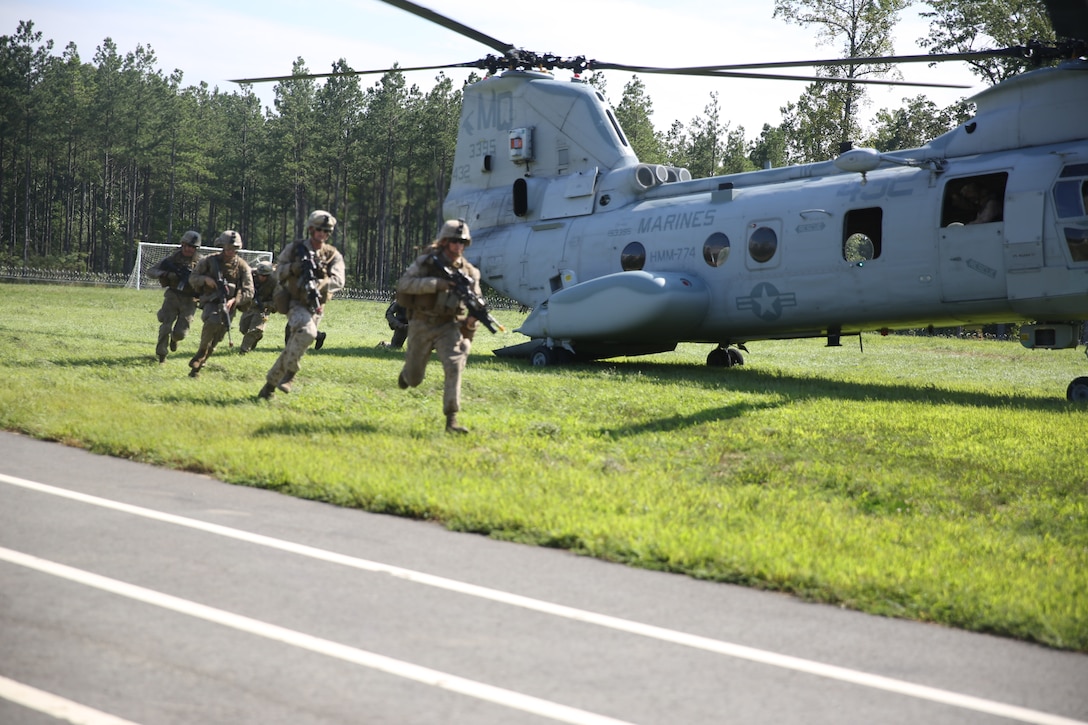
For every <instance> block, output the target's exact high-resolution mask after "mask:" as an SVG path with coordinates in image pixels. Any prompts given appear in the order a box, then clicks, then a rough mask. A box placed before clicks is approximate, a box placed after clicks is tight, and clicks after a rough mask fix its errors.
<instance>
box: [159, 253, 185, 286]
mask: <svg viewBox="0 0 1088 725" xmlns="http://www.w3.org/2000/svg"><path fill="white" fill-rule="evenodd" d="M159 269H162V270H164V271H166V272H172V273H173V274H176V275H177V276H178V283H177V285H175V289H177V291H178V292H184V291H185V288H186V287H188V286H189V275H191V274H192V273H193V270H192V269H190V268H188V267H182V266H181V265H180V264H177V263H175V262H172V261H170V259H169V258H167V259H164V260H162V261H161V262H159Z"/></svg>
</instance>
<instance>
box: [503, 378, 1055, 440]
mask: <svg viewBox="0 0 1088 725" xmlns="http://www.w3.org/2000/svg"><path fill="white" fill-rule="evenodd" d="M496 362H499V363H501V364H503V365H504V366H509V367H511V368H514V367H518V365H519V364H520V365H525V363H524V361H517V360H501V361H496ZM564 369H568V370H569V369H578V370H581V371H584V372H594V371H595V370H597V371H599V370H608V371H609V372H610V373H611V374H613V375H615V376H616V377H617V378H623V377H626V376H631V377H636V376H637V377H638V378H640V379H642V380H648V381H651V382H654V383H657V384H661V385H666V384H672V383H678V382H682V383H685V384H691V385H696V386H700V387H703V388H704V389H706V390H707V391H708V393H712V392H733V393H752V394H758V395H767V394H772V395H777V396H780V399H778V400H775V401H768V402H738V403H730V404H729V405H725V406H721V407H708V408H706V409H704V410H701V411H698V412H696V413H692V414H687V415H677V416H672V417H668V418H661V419H656V420H652V421H645V422H642V423H637V424H631V425H626V426H618V427H609V428H605V429H602V432H603V433H607V434H610V435H635V434H639V433H645V432H650V431H657V432H664V431H674V430H681V429H684V428H690V427H692V426H697V425H700V424H703V423H709V422H714V421H720V420H727V419H730V418H739V417H741V416H743V415H746V414H748V413H751V412H756V411H759V410H765V409H769V408H777V407H781V406H783V405H789V404H790V403H792V402H800V401H821V400H822V401H827V402H832V403H841V402H845V401H856V402H864V401H867V400H883V401H889V402H903V403H929V404H933V405H956V406H962V407H972V408H986V409H994V410H997V409H1001V410H1010V409H1011V410H1027V411H1052V412H1060V411H1064V410H1066V409H1067V408H1068V404H1067V401H1065V400H1063V399H1058V398H1054V399H1050V398H1027V397H1018V396H1015V395H1009V394H1005V393H986V392H978V391H966V390H955V389H953V388H941V387H937V386H935V385H933V384H926V385H905V384H897V383H864V382H862V383H858V382H847V381H841V380H834V379H831V378H826V377H813V376H804V375H791V374H789V373H783V372H781V371H774V372H768V371H764V370H759V369H755V368H751V367H740V366H737V367H732V368H702V367H696V366H693V367H691V368H684V367H683V366H678V365H676V364H669V363H655V362H640V361H597V362H586V363H576V364H573V365H571V366H566V368H564V366H554V367H544V368H534V371H533V374H544V375H562V374H563V372H564Z"/></svg>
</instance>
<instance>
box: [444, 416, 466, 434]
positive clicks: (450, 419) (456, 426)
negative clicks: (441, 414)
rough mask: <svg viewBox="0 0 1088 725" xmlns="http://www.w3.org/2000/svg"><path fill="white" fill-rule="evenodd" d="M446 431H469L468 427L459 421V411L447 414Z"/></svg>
mask: <svg viewBox="0 0 1088 725" xmlns="http://www.w3.org/2000/svg"><path fill="white" fill-rule="evenodd" d="M446 432H447V433H468V428H466V427H464V426H463V425H461V424H460V423H458V422H457V413H450V414H449V415H447V416H446Z"/></svg>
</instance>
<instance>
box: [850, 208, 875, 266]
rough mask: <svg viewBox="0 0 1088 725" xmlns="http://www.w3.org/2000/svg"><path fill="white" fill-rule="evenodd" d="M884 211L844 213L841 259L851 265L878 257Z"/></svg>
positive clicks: (852, 211)
mask: <svg viewBox="0 0 1088 725" xmlns="http://www.w3.org/2000/svg"><path fill="white" fill-rule="evenodd" d="M883 231H884V210H883V209H881V208H880V207H878V206H877V207H871V208H868V209H851V210H850V211H848V212H846V217H845V218H844V221H843V230H842V232H843V233H842V258H843V259H845V260H846V261H847V262H850V263H852V264H857V263H858V262H867V261H869V260H870V259H876V258H877V257H879V256H880V247H881V241H882V240H883V237H884V234H883Z"/></svg>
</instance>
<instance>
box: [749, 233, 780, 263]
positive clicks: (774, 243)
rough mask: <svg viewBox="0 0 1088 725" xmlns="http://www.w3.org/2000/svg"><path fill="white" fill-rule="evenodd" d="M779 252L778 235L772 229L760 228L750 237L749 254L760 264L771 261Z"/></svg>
mask: <svg viewBox="0 0 1088 725" xmlns="http://www.w3.org/2000/svg"><path fill="white" fill-rule="evenodd" d="M777 251H778V235H777V234H776V233H775V231H774V229H771V228H770V227H759V228H758V229H756V230H755V231H754V232H752V236H750V237H748V254H749V255H750V256H751V257H752V259H753V260H754V261H756V262H759V263H760V264H763V263H765V262H769V261H771V257H773V256H774V253H775V252H777Z"/></svg>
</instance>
